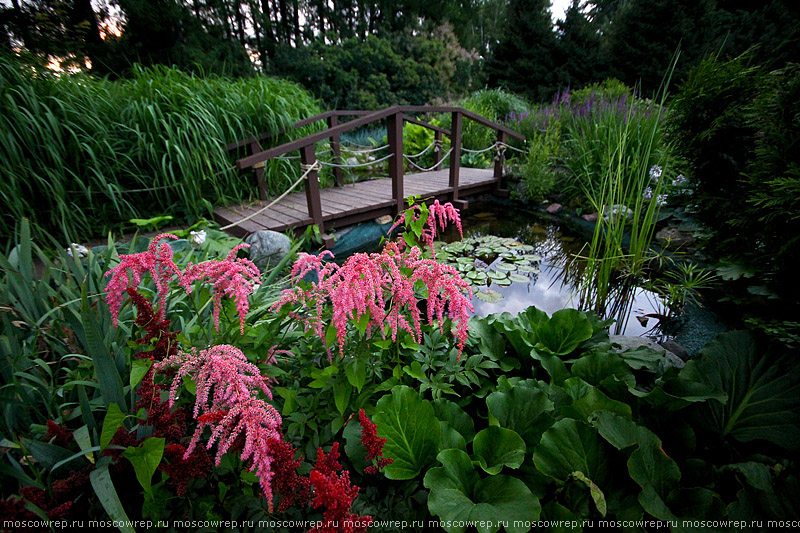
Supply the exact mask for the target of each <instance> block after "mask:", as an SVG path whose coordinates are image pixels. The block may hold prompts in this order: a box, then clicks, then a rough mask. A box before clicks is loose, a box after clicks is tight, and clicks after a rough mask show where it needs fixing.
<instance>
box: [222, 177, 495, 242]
mask: <svg viewBox="0 0 800 533" xmlns="http://www.w3.org/2000/svg"><path fill="white" fill-rule="evenodd" d="M449 172H450V171H449V169H446V168H445V169H442V170H434V171H430V172H421V173H416V174H405V175H404V176H403V178H402V179H403V195H404V196H406V197H408V196H412V195H420V196H422V197H423V198H431V199H433V198H436V199H439V200H440V201H441V200H447V199H448V198H450V197H451V194H452V191H453V189H452V188H451V187H450V186H449ZM493 173H494V171H493V169H477V168H465V167H461V168H460V169H459V180H458V182H459V185H458V189H459V194H460V195H462V196H467V195H469V194H476V193H481V192H486V191H491V190H493V189H494V188H496V186H497V180H495V179H494V174H493ZM319 193H320V201H321V204H322V219H323V221H324V223H325V229H326V230H327V229H329V228H342V227H345V226H349V225H351V224H356V223H358V222H363V221H365V220H370V219H373V218H377V217H380V216H383V215H393V214H395V213H394V209H395V206H394V202H393V201H392V180H391V179H389V178H383V179H375V180H369V181H362V182H359V183H354V184H351V185H344V186H342V187H330V188H327V189H321V190H320V191H319ZM268 203H269V200H262V201H256V202H250V203H246V204H239V205H232V206H227V207H220V208H218V209H216V210H215V211H214V215H215V218H216V220H217V222H219V223H220V225H222V226H227V225H228V224H231V223H233V222H236V221H238V220H241V219H242V218H244V217H247V216H249V215H251V214H253V213H254V212H256V211H258V210H259V209H261V208H262V207H264V206H265V205H267V204H268ZM311 224H312V219H311V216H310V215H309V213H308V203H307V200H306V193H305V192H302V189H301V192H297V193H293V194H290V195H288V196H287V197H286V198H284V199H283V200H282V201H281V202H280V203H278V204H276V205H274V206H272V207H271V208H269V209H267V210H265V211H264V212H262V213H259V214H258V215H256V216H254V217H253V218H251V219H249V220H246V221H244V222H242V223H240V224H238V225H236V226H234V227H231V228H230V229H229V230H228V231H229V232H230V233H232V234H233V235H235V236H237V237H244V236H245V235H248V234H250V233H252V232H254V231H258V230H263V229H269V230H273V231H280V232H283V231H286V230H287V229H296V230H302V229H304V228H305V227H306V226H309V225H311Z"/></svg>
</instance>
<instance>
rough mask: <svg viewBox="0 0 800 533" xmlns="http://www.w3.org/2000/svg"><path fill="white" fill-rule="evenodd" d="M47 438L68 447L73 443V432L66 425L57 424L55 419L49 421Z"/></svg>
mask: <svg viewBox="0 0 800 533" xmlns="http://www.w3.org/2000/svg"><path fill="white" fill-rule="evenodd" d="M44 438H45V440H47V441H49V440H50V439H53V442H54V443H55V444H57V445H58V446H61V447H62V448H67V447H69V445H70V444H71V443H72V432H71V431H70V430H68V429H67V428H66V427H64V426H61V425H59V424H56V423H55V422H54V421H53V420H48V421H47V435H45V437H44Z"/></svg>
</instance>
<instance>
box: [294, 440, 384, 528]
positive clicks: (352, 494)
mask: <svg viewBox="0 0 800 533" xmlns="http://www.w3.org/2000/svg"><path fill="white" fill-rule="evenodd" d="M338 458H339V443H338V442H334V443H333V445H332V446H331V451H330V452H329V453H328V455H327V456H326V455H325V452H323V451H322V449H321V448H320V449H318V450H317V461H316V464H315V465H314V468H313V469H312V470H311V475H310V476H309V479H310V481H311V486H312V488H313V489H314V499H313V500H312V501H311V506H312V507H313V508H314V509H319V508H320V507H325V511H324V512H323V515H322V521H321V523H320V524H319V525H317V526H315V527H314V528H312V529H311V530H310V531H309V533H337V532H346V533H362V532H366V531H367V529H368V528H369V526H370V524H371V523H372V517H371V516H359V515H357V514H351V513H350V507H351V506H352V505H353V500H355V499H356V496H358V491H359V489H358V487H356V486H355V485H351V483H350V474H349V473H348V472H347V471H346V470H345V471H343V472H342V473H341V474H337V472H338V471H339V470H341V469H342V466H341V465H340V464H339V462H338Z"/></svg>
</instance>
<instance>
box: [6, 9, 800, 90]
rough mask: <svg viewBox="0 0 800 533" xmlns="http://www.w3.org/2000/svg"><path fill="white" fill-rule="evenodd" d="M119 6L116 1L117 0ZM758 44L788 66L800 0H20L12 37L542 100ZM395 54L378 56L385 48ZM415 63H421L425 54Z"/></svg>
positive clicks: (147, 56) (365, 83)
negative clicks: (565, 1) (562, 9)
mask: <svg viewBox="0 0 800 533" xmlns="http://www.w3.org/2000/svg"><path fill="white" fill-rule="evenodd" d="M109 5H111V6H113V8H110V7H108V6H109ZM752 47H755V48H754V50H752V51H751V54H752V56H753V57H754V58H755V59H756V60H757V61H758V62H759V63H766V64H769V65H770V66H771V67H774V68H779V67H781V66H783V65H784V64H786V63H787V62H788V61H792V60H796V58H797V57H800V4H798V2H795V1H793V0H767V1H764V2H743V1H741V0H573V1H572V4H571V6H570V7H569V9H568V10H567V11H566V13H565V16H564V17H563V20H558V21H555V22H554V21H553V20H552V18H551V13H550V1H549V0H444V1H442V2H429V1H423V0H378V1H375V2H366V1H363V0H304V1H301V0H239V1H233V0H191V1H189V0H116V1H115V2H113V3H112V4H105V3H92V2H91V1H90V0H10V4H9V5H3V6H0V49H4V50H6V51H12V52H15V53H17V54H18V55H22V56H23V57H24V58H25V59H26V60H27V61H29V62H34V63H35V62H37V61H38V62H39V63H40V64H47V63H48V62H51V61H53V60H56V59H57V60H59V61H61V62H62V65H63V66H78V67H81V68H83V67H84V65H90V66H91V67H90V68H91V70H92V71H94V72H96V73H98V74H110V75H112V76H127V75H128V73H129V72H130V69H131V67H132V65H133V64H135V63H141V64H144V65H153V64H168V65H177V66H178V67H180V68H182V69H185V70H199V71H203V72H209V73H223V74H228V75H234V76H246V75H251V74H252V73H255V72H264V73H268V74H274V75H279V76H286V77H290V78H293V79H296V80H298V81H300V82H302V83H305V84H306V86H307V87H308V88H309V89H311V90H312V91H313V92H314V93H315V94H317V95H318V96H319V97H321V98H323V100H324V101H325V103H326V104H327V105H360V106H371V105H385V104H387V103H391V102H413V103H423V102H425V101H430V100H431V99H433V98H451V97H454V96H458V95H460V94H464V93H466V92H468V91H470V90H474V89H476V88H481V87H483V86H484V85H487V84H488V85H490V86H502V87H505V88H508V89H510V90H512V91H515V92H518V93H521V94H523V95H525V96H527V97H529V98H531V99H534V100H539V99H546V98H549V97H550V96H551V95H552V94H554V93H555V92H556V91H557V90H559V89H563V88H565V87H566V86H571V87H573V88H575V87H581V86H584V85H586V84H589V83H592V82H597V81H599V80H602V79H604V78H608V77H616V78H618V79H620V80H621V81H623V82H625V83H627V84H628V85H635V84H640V86H641V88H642V90H643V91H644V92H645V93H651V92H653V91H655V90H656V89H657V88H658V85H659V84H660V82H661V80H662V77H663V75H664V72H665V70H666V69H667V67H668V65H669V60H670V58H671V57H672V56H673V54H674V53H675V52H676V50H678V49H680V51H681V62H680V63H679V64H678V67H677V70H676V78H677V79H678V81H680V80H681V79H683V78H684V77H685V74H686V73H687V72H688V71H689V70H690V69H691V68H692V67H693V66H694V65H696V64H698V63H699V62H700V61H701V60H702V59H704V58H706V57H708V56H709V54H712V53H717V52H721V53H722V55H723V56H724V57H735V56H737V55H739V54H741V53H743V52H744V51H746V50H748V49H750V48H752ZM381 55H382V56H383V57H378V56H381ZM410 62H413V63H414V64H413V65H412V64H411V63H410Z"/></svg>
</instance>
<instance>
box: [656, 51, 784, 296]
mask: <svg viewBox="0 0 800 533" xmlns="http://www.w3.org/2000/svg"><path fill="white" fill-rule="evenodd" d="M798 96H800V69H798V68H797V67H787V68H786V69H784V70H779V71H773V72H767V71H766V70H765V69H763V68H760V67H758V66H753V65H752V64H751V61H750V59H749V57H748V56H741V57H738V58H736V59H733V60H730V61H720V60H718V59H716V58H713V57H712V58H710V59H708V60H706V61H704V62H703V63H702V64H700V65H699V66H698V67H697V68H695V69H694V70H693V71H692V72H691V74H690V75H689V78H688V79H687V81H686V83H685V84H684V85H683V86H682V87H681V92H680V93H679V94H678V95H677V96H676V97H675V99H674V101H673V103H672V109H673V110H674V111H673V113H672V120H671V122H672V128H673V130H674V135H675V137H676V139H677V141H678V146H679V148H680V150H681V152H682V154H683V155H684V156H685V157H686V159H687V160H688V162H689V163H690V164H691V167H692V173H693V175H692V179H691V186H692V190H693V192H692V194H691V195H690V201H691V202H692V203H693V204H695V206H696V207H695V208H694V209H695V211H696V214H697V217H698V218H699V219H700V220H701V221H702V222H703V223H704V224H705V225H706V226H707V227H708V228H709V229H710V230H711V231H712V235H713V238H711V239H709V240H708V241H707V242H706V243H705V250H706V251H707V252H709V253H711V254H713V255H714V256H716V257H717V258H720V259H725V258H727V259H728V260H729V262H733V263H743V264H744V265H746V266H747V267H749V268H750V269H752V270H754V271H755V272H756V273H758V275H759V276H758V277H759V279H760V280H761V281H762V283H763V282H764V281H766V283H767V286H768V287H769V288H771V289H773V292H776V293H780V294H781V295H782V297H783V298H784V300H785V301H787V302H792V303H794V304H796V303H797V302H798V301H800V300H799V299H800V292H798V291H797V290H794V289H790V290H787V289H789V288H791V287H794V286H795V285H796V284H795V283H794V278H795V276H794V272H793V270H792V268H791V267H790V266H789V265H792V264H794V263H795V262H796V261H797V260H798V259H800V257H798V255H797V253H798V252H797V250H798V246H796V245H797V243H798V241H797V235H798V232H799V231H800V226H798V224H800V219H798V217H797V211H798V203H797V198H798V196H797V193H798V191H799V190H800V185H798V184H800V172H799V171H798V168H800V160H798V156H797V150H796V149H795V147H796V145H797V142H798V139H800V122H799V121H798V116H800V114H799V113H798V103H797V102H798ZM778 288H780V289H779V290H776V289H778Z"/></svg>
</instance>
